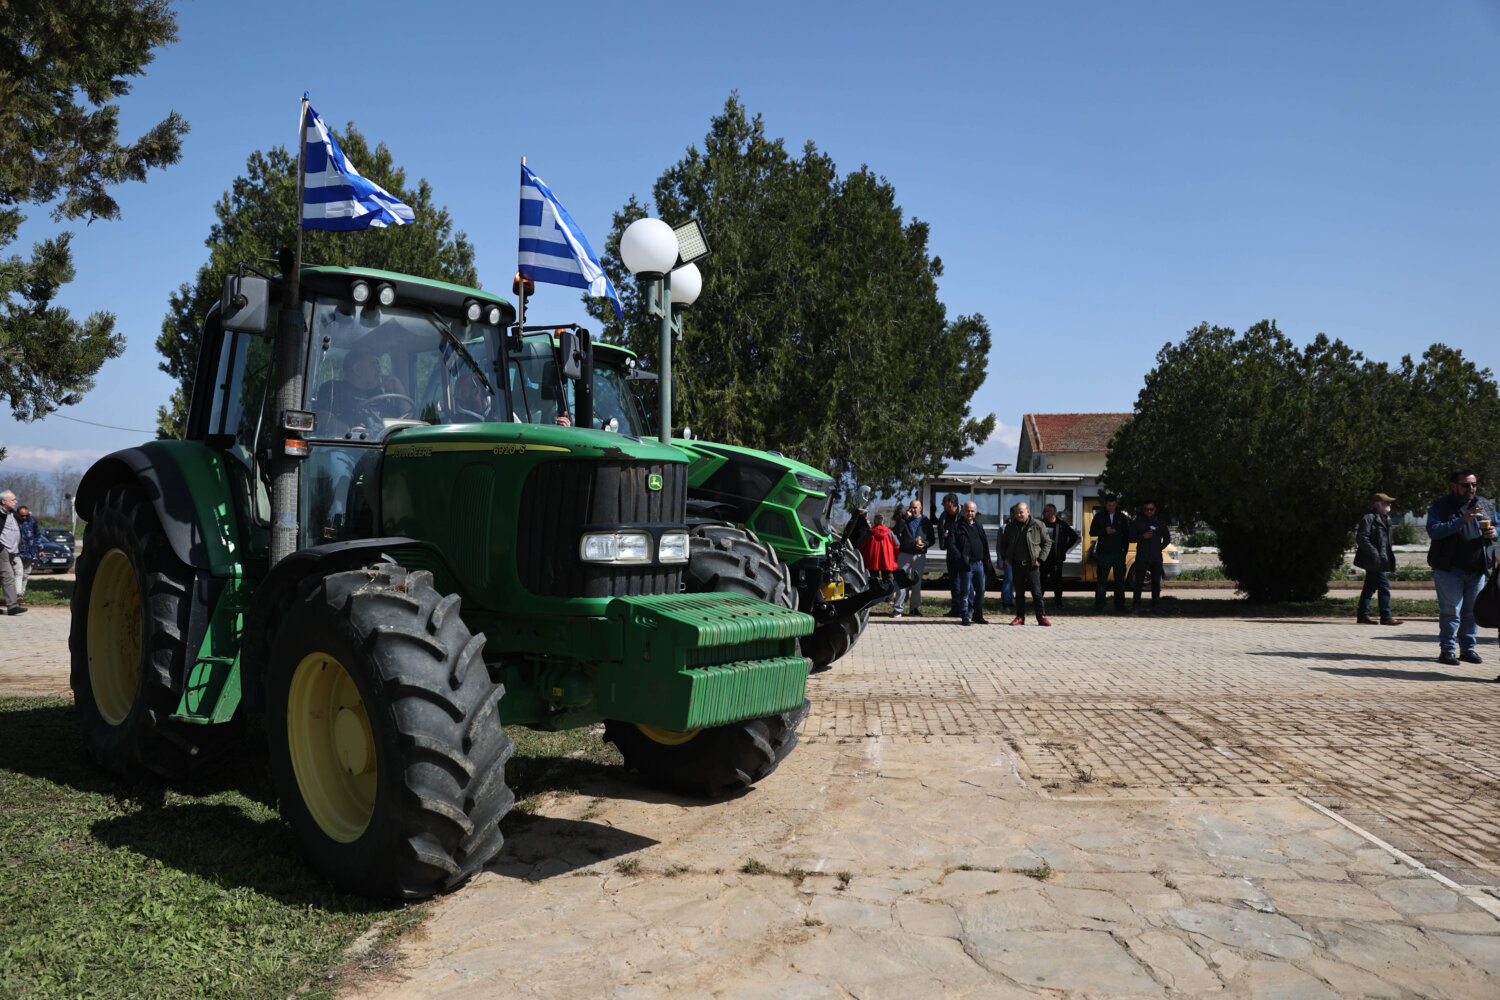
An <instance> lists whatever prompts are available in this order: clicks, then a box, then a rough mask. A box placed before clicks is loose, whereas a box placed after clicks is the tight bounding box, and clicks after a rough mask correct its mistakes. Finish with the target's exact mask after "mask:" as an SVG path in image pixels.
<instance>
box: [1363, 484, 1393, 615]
mask: <svg viewBox="0 0 1500 1000" xmlns="http://www.w3.org/2000/svg"><path fill="white" fill-rule="evenodd" d="M1394 500H1395V497H1388V496H1386V495H1385V494H1384V493H1377V494H1375V507H1374V509H1373V510H1371V511H1370V513H1368V514H1366V515H1365V516H1364V517H1362V518H1360V519H1359V527H1358V528H1355V529H1354V565H1355V566H1356V567H1357V568H1359V569H1362V570H1364V571H1365V585H1364V587H1363V588H1362V589H1361V590H1360V592H1359V610H1358V611H1357V613H1356V614H1357V617H1356V619H1355V620H1356V621H1358V622H1359V623H1360V624H1361V625H1374V624H1375V619H1373V618H1371V617H1370V596H1371V595H1372V594H1374V593H1376V592H1377V591H1378V592H1379V593H1380V624H1382V625H1400V624H1401V619H1399V618H1393V617H1391V581H1390V579H1389V578H1388V577H1387V576H1386V574H1387V573H1394V572H1395V571H1396V552H1395V550H1394V549H1392V548H1391V503H1392V502H1393V501H1394Z"/></svg>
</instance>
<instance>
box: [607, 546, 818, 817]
mask: <svg viewBox="0 0 1500 1000" xmlns="http://www.w3.org/2000/svg"><path fill="white" fill-rule="evenodd" d="M689 531H690V543H691V546H692V547H691V550H690V552H689V559H688V565H687V572H686V573H685V574H684V577H683V579H684V583H685V585H686V589H687V591H688V592H689V593H693V594H706V593H714V594H741V595H743V596H745V597H752V598H754V599H756V600H759V601H767V602H769V603H771V604H779V605H781V606H782V607H784V608H795V607H796V606H797V592H796V591H795V590H793V589H792V575H791V571H790V570H788V569H787V567H786V565H785V564H784V563H783V562H782V561H781V560H780V559H779V558H778V557H777V555H776V552H775V551H774V550H773V549H772V548H771V547H770V546H769V545H766V544H765V543H764V542H762V541H761V540H760V539H759V538H757V537H755V535H754V533H752V532H750V531H746V530H745V529H743V528H736V527H734V526H733V525H728V524H699V525H692V526H690V529H689ZM807 709H808V705H807V702H805V701H804V702H803V703H802V707H801V708H799V709H796V710H794V711H791V712H783V713H781V714H779V715H768V716H764V717H762V718H759V719H746V720H745V721H743V722H731V723H729V724H727V725H723V726H713V727H710V728H708V729H692V730H686V731H678V730H672V729H661V728H659V727H656V726H641V725H636V724H635V723H630V722H619V721H616V720H613V719H612V720H609V721H607V722H606V723H605V724H604V738H605V739H606V740H607V741H609V742H610V743H613V744H614V745H615V746H617V747H619V749H620V754H621V755H622V756H623V757H624V758H625V767H626V768H627V769H629V770H632V771H636V772H638V773H639V774H640V775H641V776H642V777H644V778H645V779H646V780H647V781H648V782H650V783H651V784H653V785H656V786H658V787H660V788H667V789H671V790H672V791H675V792H680V793H682V794H684V795H706V796H709V797H710V798H712V797H716V796H719V795H724V794H726V793H728V792H733V791H738V790H739V789H741V788H744V787H746V786H748V785H752V784H754V783H755V782H757V781H759V780H760V779H761V778H764V777H765V776H766V775H768V774H770V773H771V772H772V771H774V770H776V766H777V765H778V764H780V763H781V762H782V760H783V759H785V757H786V755H787V754H789V753H791V752H792V748H793V747H795V746H796V745H797V726H798V725H799V724H800V723H801V722H802V719H803V717H804V716H806V715H807Z"/></svg>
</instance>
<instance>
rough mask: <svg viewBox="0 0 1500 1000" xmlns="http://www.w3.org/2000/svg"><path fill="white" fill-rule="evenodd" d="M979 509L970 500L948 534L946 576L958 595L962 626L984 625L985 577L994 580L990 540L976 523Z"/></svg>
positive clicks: (993, 563) (985, 623) (982, 527)
mask: <svg viewBox="0 0 1500 1000" xmlns="http://www.w3.org/2000/svg"><path fill="white" fill-rule="evenodd" d="M978 513H979V505H978V504H976V503H975V502H974V501H973V500H970V501H969V502H968V503H966V504H964V513H963V518H962V519H961V520H959V521H955V522H954V524H953V529H952V530H951V531H950V532H949V533H948V574H949V576H951V577H952V578H953V579H954V581H955V584H954V587H955V589H956V591H957V595H956V596H957V601H958V609H959V611H960V612H961V617H962V618H963V623H962V624H964V625H968V624H969V623H970V622H971V621H972V622H973V623H974V624H976V625H987V624H989V622H987V621H986V620H985V617H984V585H985V579H986V576H985V574H986V573H988V574H989V575H990V576H995V575H996V574H995V560H994V557H993V556H991V555H990V540H989V537H988V536H987V535H985V533H984V525H982V524H980V523H979V521H978V520H976V516H977V515H978Z"/></svg>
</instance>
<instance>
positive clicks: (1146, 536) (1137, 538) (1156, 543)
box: [1130, 503, 1172, 615]
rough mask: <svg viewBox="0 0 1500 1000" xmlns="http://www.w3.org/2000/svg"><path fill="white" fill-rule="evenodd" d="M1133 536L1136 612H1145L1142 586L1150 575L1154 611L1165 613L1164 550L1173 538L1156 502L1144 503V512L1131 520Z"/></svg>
mask: <svg viewBox="0 0 1500 1000" xmlns="http://www.w3.org/2000/svg"><path fill="white" fill-rule="evenodd" d="M1130 540H1131V541H1132V542H1134V543H1135V601H1134V604H1133V605H1132V607H1131V613H1132V614H1137V615H1138V614H1140V613H1141V590H1142V589H1143V588H1144V587H1145V584H1146V577H1148V576H1149V577H1150V578H1151V613H1152V614H1153V615H1159V614H1161V564H1162V557H1161V554H1162V552H1163V551H1165V550H1166V547H1167V545H1168V543H1170V542H1171V541H1172V532H1171V530H1170V529H1169V528H1168V527H1167V522H1166V520H1165V519H1163V518H1160V517H1157V516H1156V504H1154V503H1144V504H1142V505H1141V516H1140V517H1137V518H1136V519H1135V520H1134V521H1132V522H1131V523H1130Z"/></svg>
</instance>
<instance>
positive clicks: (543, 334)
mask: <svg viewBox="0 0 1500 1000" xmlns="http://www.w3.org/2000/svg"><path fill="white" fill-rule="evenodd" d="M518 354H519V355H520V356H522V357H524V358H526V359H527V360H526V362H525V363H526V364H528V365H529V366H531V367H530V371H531V373H532V380H533V382H534V384H535V385H536V386H537V387H538V395H537V397H536V399H537V405H535V406H532V407H531V408H529V409H521V410H518V411H517V413H516V416H517V417H518V418H519V419H522V420H527V421H532V422H542V423H548V422H551V421H553V420H555V419H556V418H557V416H558V414H560V413H564V412H571V413H572V414H573V415H577V416H579V420H580V423H584V424H586V425H588V426H591V427H594V428H596V429H600V430H607V431H615V432H618V433H620V434H623V435H625V436H627V437H629V438H632V439H639V438H648V437H651V436H654V435H655V433H656V429H655V428H654V427H653V426H652V424H651V421H650V419H649V418H648V417H647V415H646V410H645V408H644V407H642V405H641V403H640V391H639V390H640V388H641V387H642V386H643V385H649V384H650V383H652V382H654V381H655V379H656V375H655V374H653V373H651V372H647V371H644V370H643V369H641V367H640V366H639V364H638V362H637V359H636V356H635V354H634V352H632V351H630V350H629V349H627V348H624V347H621V346H619V345H616V344H609V343H603V342H598V343H595V342H592V341H591V340H590V338H589V337H588V336H587V334H586V333H582V332H581V331H578V329H577V328H576V327H571V326H570V327H564V328H554V327H549V326H539V327H527V328H526V330H525V333H524V339H523V344H522V347H521V349H520V350H519V351H518ZM566 363H571V364H574V365H576V366H577V367H578V368H579V369H580V371H581V372H582V373H583V374H582V375H581V376H580V378H578V379H576V380H571V381H570V380H568V379H564V378H562V377H561V375H560V374H559V373H560V371H561V369H562V367H563V366H564V364H566ZM569 402H571V403H572V404H573V405H572V410H571V411H569V406H568V404H569ZM672 445H673V447H675V448H677V449H678V450H679V451H681V452H683V453H684V454H685V455H687V457H688V460H689V463H690V465H689V469H688V483H687V498H688V499H687V505H688V527H689V530H690V531H691V534H692V539H693V551H694V554H695V559H694V565H693V568H692V569H691V570H690V571H689V573H690V575H692V574H694V573H699V572H701V573H703V574H706V575H701V576H695V577H694V579H693V582H694V586H695V587H696V588H697V589H701V590H705V591H718V592H733V593H740V594H744V595H746V596H749V597H754V598H758V599H760V600H764V601H768V602H770V603H772V604H779V605H782V606H783V607H788V608H798V609H800V610H802V611H805V612H807V613H808V614H810V615H812V616H813V618H814V619H815V620H816V622H817V627H816V628H815V629H814V630H813V631H812V633H810V634H809V635H806V636H803V637H802V640H801V643H800V648H801V651H802V655H803V656H806V657H807V658H808V659H809V660H811V661H812V664H813V670H823V669H826V668H827V667H828V666H830V665H831V664H832V663H833V661H835V660H837V659H838V658H839V657H841V656H843V655H844V654H845V653H847V652H848V651H849V650H850V648H851V647H853V645H854V643H855V642H856V641H857V640H858V639H859V636H860V633H862V632H863V631H864V628H865V624H866V623H867V622H868V621H869V617H870V608H871V607H872V606H873V605H875V604H878V603H879V602H880V601H881V600H883V599H885V598H886V597H888V596H889V595H890V593H891V590H892V589H893V588H892V587H891V586H890V585H888V584H884V583H880V582H872V581H871V580H870V576H869V573H868V572H867V571H866V569H865V567H864V562H863V560H862V559H861V558H860V555H859V552H858V551H856V550H855V548H854V546H853V545H852V544H850V536H851V534H852V533H853V531H857V530H858V527H859V526H860V525H862V524H863V523H864V511H863V510H859V511H856V512H855V514H854V518H853V520H851V522H850V524H849V529H852V530H849V529H846V530H845V531H844V532H843V533H842V534H839V533H836V532H835V530H834V528H833V524H832V520H831V518H832V514H833V503H834V499H835V496H836V492H835V483H834V481H833V480H832V479H831V478H829V477H828V475H827V474H826V473H823V472H820V471H818V470H817V469H815V468H813V467H812V466H810V465H805V464H803V463H801V462H798V461H797V460H795V459H791V458H787V457H786V456H784V455H779V454H776V453H775V452H766V451H756V450H753V449H750V448H741V447H736V446H734V445H727V444H713V443H709V442H706V441H699V440H696V439H693V438H690V437H682V438H672ZM863 495H864V496H868V491H865V493H864V494H863Z"/></svg>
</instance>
